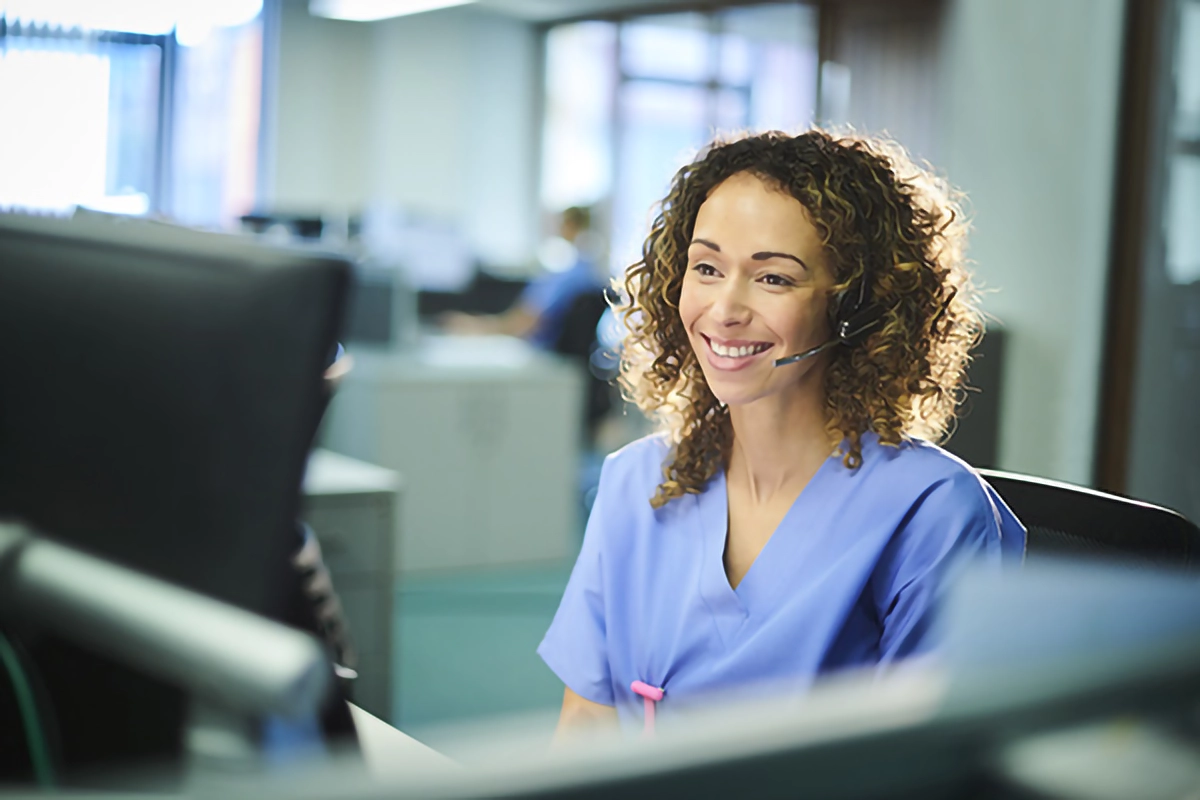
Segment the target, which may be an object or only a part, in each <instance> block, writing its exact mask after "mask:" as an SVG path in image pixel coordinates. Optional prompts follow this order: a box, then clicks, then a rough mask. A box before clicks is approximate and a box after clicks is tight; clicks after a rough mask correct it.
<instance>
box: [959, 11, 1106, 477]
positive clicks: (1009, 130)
mask: <svg viewBox="0 0 1200 800" xmlns="http://www.w3.org/2000/svg"><path fill="white" fill-rule="evenodd" d="M1122 16H1123V3H1122V2H1121V0H1054V2H1051V3H1047V2H1044V0H957V2H953V3H951V4H950V6H949V8H948V17H947V19H946V20H945V27H944V29H943V35H944V37H945V38H944V40H943V59H942V64H943V69H942V81H943V87H942V93H943V94H942V97H943V103H942V113H943V114H944V119H945V129H944V131H943V132H942V135H941V137H940V139H941V146H940V151H941V157H940V161H941V166H943V167H944V168H945V170H946V172H947V173H948V175H949V176H950V178H951V180H952V181H953V182H954V183H956V184H957V185H958V186H960V187H961V188H963V189H964V190H966V191H967V193H968V194H969V195H970V198H971V202H972V206H973V213H974V220H975V223H974V233H973V236H972V242H971V251H970V255H971V257H972V258H973V259H974V261H975V262H976V271H977V275H978V277H979V279H980V281H981V282H982V284H983V285H984V286H985V287H993V288H996V289H998V291H996V292H995V293H993V294H989V295H988V296H987V297H986V300H985V308H986V309H987V310H988V312H990V313H991V314H993V315H995V316H997V317H999V318H1000V320H1002V321H1003V322H1004V323H1005V324H1006V325H1007V326H1008V328H1009V330H1010V331H1011V338H1010V341H1009V351H1008V355H1007V367H1006V371H1005V377H1004V382H1005V392H1004V397H1003V398H1002V412H1001V413H1002V420H1001V442H1000V463H1001V465H1002V466H1003V467H1004V468H1006V469H1013V470H1020V471H1026V472H1031V473H1035V474H1039V475H1046V476H1051V477H1055V478H1059V479H1062V480H1068V481H1074V482H1082V483H1089V482H1090V481H1091V465H1092V455H1093V450H1094V441H1093V438H1094V428H1095V424H1096V415H1097V407H1098V392H1099V377H1100V359H1101V349H1102V346H1103V315H1104V288H1105V274H1106V270H1107V258H1108V239H1109V226H1110V219H1109V210H1110V201H1111V193H1112V180H1113V158H1114V148H1115V139H1116V115H1117V107H1118V106H1117V103H1118V90H1119V73H1120V48H1121V29H1122Z"/></svg>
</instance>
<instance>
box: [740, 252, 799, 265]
mask: <svg viewBox="0 0 1200 800" xmlns="http://www.w3.org/2000/svg"><path fill="white" fill-rule="evenodd" d="M750 257H751V258H753V259H754V260H755V261H770V260H771V259H772V258H790V259H791V260H792V261H795V262H796V263H797V264H799V265H800V266H802V267H804V268H805V269H808V264H805V263H804V262H803V261H801V260H800V257H799V256H794V255H792V254H791V253H775V252H771V251H766V252H763V253H755V254H754V255H752V256H750Z"/></svg>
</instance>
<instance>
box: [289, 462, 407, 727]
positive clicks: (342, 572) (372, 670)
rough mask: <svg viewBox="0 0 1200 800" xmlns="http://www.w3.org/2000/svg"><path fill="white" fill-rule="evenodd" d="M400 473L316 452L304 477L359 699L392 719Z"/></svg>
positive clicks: (307, 517)
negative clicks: (354, 659) (353, 659)
mask: <svg viewBox="0 0 1200 800" xmlns="http://www.w3.org/2000/svg"><path fill="white" fill-rule="evenodd" d="M400 489H401V479H400V476H399V475H397V474H396V473H395V472H392V471H391V470H388V469H383V468H382V467H377V466H375V465H373V464H365V463H363V462H361V461H356V460H354V459H352V458H347V457H346V456H343V455H339V454H337V453H331V452H329V451H327V450H314V451H313V452H312V455H310V456H309V459H308V469H307V471H306V473H305V476H304V507H303V512H302V516H303V519H304V521H305V522H307V523H308V524H309V526H311V527H312V529H313V533H314V534H316V537H317V541H318V542H319V543H320V545H321V551H322V553H323V555H324V558H325V566H327V567H328V568H329V574H330V577H331V578H332V580H333V586H334V589H335V590H336V591H337V594H338V597H339V598H340V599H341V601H342V608H343V610H344V611H345V614H346V622H347V624H348V625H349V626H350V637H351V640H352V641H353V644H354V649H355V651H356V653H357V654H358V664H357V669H358V680H356V681H355V685H354V700H355V702H357V703H359V704H361V705H362V706H364V707H365V708H367V709H368V710H369V711H371V712H373V713H374V714H377V715H379V716H381V717H383V718H385V719H391V718H392V708H393V704H392V700H393V695H394V689H395V687H394V686H393V677H394V672H395V670H394V669H393V667H392V637H393V633H394V630H395V627H396V625H395V620H394V609H395V606H396V588H397V587H396V582H397V581H398V576H397V575H396V573H395V572H394V570H393V569H392V563H393V560H394V559H393V556H392V553H393V551H394V549H395V531H396V524H395V520H396V516H397V510H396V507H397V504H398V502H399V499H398V498H399V493H400Z"/></svg>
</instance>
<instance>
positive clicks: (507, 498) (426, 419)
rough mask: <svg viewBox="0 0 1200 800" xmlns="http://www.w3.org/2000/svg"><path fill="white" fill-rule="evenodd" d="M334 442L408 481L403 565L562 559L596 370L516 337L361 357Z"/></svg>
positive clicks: (401, 521) (400, 541)
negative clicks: (587, 391)
mask: <svg viewBox="0 0 1200 800" xmlns="http://www.w3.org/2000/svg"><path fill="white" fill-rule="evenodd" d="M353 356H354V369H353V370H352V371H351V372H350V374H349V375H347V376H346V378H345V379H344V380H343V381H342V383H341V385H340V386H339V388H338V391H337V394H336V395H335V397H334V399H333V401H332V403H331V405H330V408H329V411H328V413H327V414H326V418H325V424H324V426H323V428H322V432H321V442H322V444H323V446H324V447H326V448H328V449H330V450H333V451H335V452H338V453H342V454H345V455H348V456H352V457H353V458H357V459H361V460H363V461H367V462H370V463H372V464H378V465H381V466H384V467H387V468H389V469H392V470H395V471H397V472H399V473H400V474H402V475H403V476H404V480H405V494H404V503H403V504H402V507H401V509H400V513H399V514H398V518H397V520H396V526H397V528H396V542H397V546H396V548H395V549H394V552H393V558H394V563H393V569H394V570H395V571H396V572H401V571H403V572H420V571H427V570H447V569H464V568H475V567H490V566H501V565H509V564H526V563H531V562H546V561H562V560H565V559H567V558H569V557H570V555H571V554H572V552H573V551H574V549H575V547H576V546H577V541H578V535H579V534H578V528H579V516H580V508H581V504H580V502H579V497H578V495H579V489H578V483H579V480H578V475H579V454H580V448H581V443H582V430H581V419H580V417H581V414H580V408H581V404H582V402H583V401H582V392H583V376H582V374H580V372H579V371H578V368H577V367H576V366H575V365H573V364H571V363H569V362H567V361H565V360H561V359H558V358H556V357H554V356H551V355H549V354H546V353H543V352H541V351H539V350H537V349H535V348H533V347H532V346H530V345H528V344H527V343H525V342H523V341H521V340H517V339H511V338H508V337H445V336H425V337H423V338H422V339H421V342H420V344H419V346H418V347H416V348H415V349H413V350H411V351H401V352H371V351H359V350H355V351H353Z"/></svg>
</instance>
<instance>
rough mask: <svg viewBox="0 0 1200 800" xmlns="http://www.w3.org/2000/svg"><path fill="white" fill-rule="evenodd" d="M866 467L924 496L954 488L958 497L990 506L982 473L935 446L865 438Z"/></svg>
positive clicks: (905, 441)
mask: <svg viewBox="0 0 1200 800" xmlns="http://www.w3.org/2000/svg"><path fill="white" fill-rule="evenodd" d="M863 464H864V466H870V468H871V469H870V472H871V473H872V474H873V475H875V476H877V477H879V478H882V479H885V480H887V481H888V482H889V483H893V484H896V485H906V486H910V487H912V490H913V491H915V492H917V493H923V492H925V491H927V490H929V489H930V488H932V487H935V486H942V487H947V488H952V489H953V490H954V491H955V492H956V493H957V494H960V495H962V496H970V497H975V498H977V499H978V500H979V501H980V502H987V491H986V488H985V485H984V482H983V478H982V477H981V476H980V475H979V472H978V471H977V470H976V469H975V468H974V467H972V466H971V465H970V464H968V463H967V462H965V461H963V460H962V459H961V458H959V457H958V456H956V455H954V454H953V453H950V452H949V451H947V450H945V449H943V448H941V447H939V446H938V445H936V444H933V443H932V442H927V441H924V440H921V439H906V440H904V441H902V442H901V443H900V444H899V445H898V446H893V445H887V444H882V443H880V442H879V440H878V437H876V436H874V435H873V434H872V435H869V436H868V437H864V438H863Z"/></svg>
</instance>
